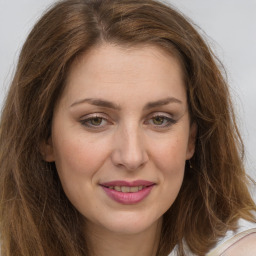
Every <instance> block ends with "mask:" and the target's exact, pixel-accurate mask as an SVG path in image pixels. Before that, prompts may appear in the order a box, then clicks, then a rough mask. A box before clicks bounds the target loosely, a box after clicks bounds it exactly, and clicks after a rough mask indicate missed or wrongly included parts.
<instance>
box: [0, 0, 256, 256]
mask: <svg viewBox="0 0 256 256" xmlns="http://www.w3.org/2000/svg"><path fill="white" fill-rule="evenodd" d="M0 145H1V146H0V148H1V151H0V152H1V153H0V159H1V167H0V168H1V169H0V175H1V176H0V177H1V178H0V184H1V185H0V190H1V206H0V224H1V227H0V233H1V249H2V252H1V253H2V254H1V255H2V256H5V255H11V256H14V255H24V256H28V255H40V256H41V255H42V256H43V255H47V256H48V255H54V256H57V255H62V256H63V255H72V256H73V255H89V256H91V255H97V256H100V255H104V256H108V255H140V256H146V255H159V256H164V255H169V254H170V255H175V254H177V255H221V254H223V253H224V254H223V255H252V254H253V253H256V247H255V237H256V235H255V227H256V225H255V215H254V212H255V209H256V207H255V203H254V202H253V200H252V199H251V197H250V194H249V192H248V189H247V185H248V181H247V177H246V174H245V171H244V167H243V164H242V155H243V145H242V142H241V138H240V135H239V132H238V130H237V126H236V122H235V117H234V113H233V110H232V105H231V102H230V96H229V92H228V86H227V84H226V83H225V80H224V79H223V76H222V74H221V72H220V70H219V68H218V66H217V64H216V60H215V58H214V56H213V54H212V53H211V51H210V49H209V48H208V46H207V45H206V44H205V42H204V41H203V40H202V38H201V37H200V35H199V34H198V33H197V32H196V31H195V29H194V28H193V27H192V26H191V24H190V23H188V22H187V21H186V19H185V18H184V17H183V16H182V15H181V14H179V13H177V12H176V11H175V10H173V9H171V8H169V7H167V6H165V5H163V4H161V3H158V2H155V1H151V0H142V1H136V0H122V1H120V0H104V1H103V0H94V1H84V0H66V1H62V2H58V3H56V5H55V6H53V7H52V8H51V9H50V10H49V11H48V12H47V13H46V14H45V15H44V16H43V17H42V18H41V20H40V21H39V22H38V23H37V24H36V25H35V27H34V29H33V30H32V32H31V33H30V35H29V36H28V39H27V41H26V42H25V44H24V47H23V49H22V52H21V55H20V58H19V63H18V67H17V71H16V74H15V76H14V79H13V82H12V85H11V88H10V91H9V94H8V97H7V99H6V103H5V106H4V109H3V113H2V117H1V133H0ZM246 235H247V236H246ZM230 237H232V238H231V240H230V239H229V238H230ZM238 238H239V239H238ZM249 246H250V247H249ZM235 253H238V254H235ZM239 253H240V254H239Z"/></svg>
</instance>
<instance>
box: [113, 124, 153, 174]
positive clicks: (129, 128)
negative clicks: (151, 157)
mask: <svg viewBox="0 0 256 256" xmlns="http://www.w3.org/2000/svg"><path fill="white" fill-rule="evenodd" d="M115 140H116V143H115V147H114V152H113V155H114V162H115V164H116V165H122V166H124V167H126V169H128V170H134V169H137V168H139V167H140V166H142V165H143V164H144V163H145V162H146V161H147V160H148V156H147V152H146V148H145V146H144V141H143V133H142V131H141V128H140V126H139V125H137V124H136V122H129V123H128V124H126V125H125V124H124V125H122V126H120V128H119V131H118V133H117V137H116V138H115Z"/></svg>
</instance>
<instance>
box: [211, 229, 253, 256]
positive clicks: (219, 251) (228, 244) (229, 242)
mask: <svg viewBox="0 0 256 256" xmlns="http://www.w3.org/2000/svg"><path fill="white" fill-rule="evenodd" d="M253 233H256V228H252V229H248V230H245V231H243V232H241V233H238V234H236V235H235V236H233V237H232V238H230V239H229V240H227V241H226V242H224V243H223V244H221V245H219V246H218V247H216V248H215V249H213V250H212V251H210V252H209V253H208V254H206V256H221V255H222V254H223V253H224V252H225V251H226V250H227V249H228V248H229V247H231V246H232V245H233V244H235V243H236V242H238V241H239V240H241V239H242V238H244V237H246V236H248V235H250V234H253Z"/></svg>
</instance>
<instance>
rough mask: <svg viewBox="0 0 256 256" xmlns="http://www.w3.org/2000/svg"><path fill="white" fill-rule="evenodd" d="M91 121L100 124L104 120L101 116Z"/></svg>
mask: <svg viewBox="0 0 256 256" xmlns="http://www.w3.org/2000/svg"><path fill="white" fill-rule="evenodd" d="M91 122H92V124H93V125H100V124H101V122H102V118H100V117H95V118H93V119H92V121H91Z"/></svg>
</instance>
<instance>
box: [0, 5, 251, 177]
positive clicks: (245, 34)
mask: <svg viewBox="0 0 256 256" xmlns="http://www.w3.org/2000/svg"><path fill="white" fill-rule="evenodd" d="M54 2H55V1H54V0H40V1H35V0H13V1H7V0H0V107H2V104H3V100H4V97H5V95H6V91H7V90H8V86H9V83H10V81H11V78H12V76H13V73H14V70H15V66H16V62H17V58H18V55H19V51H20V48H21V46H22V44H23V42H24V41H25V38H26V36H27V34H28V32H29V31H30V29H31V28H32V26H33V25H34V23H35V22H36V20H37V19H38V18H39V17H40V16H41V14H42V12H43V11H44V10H45V9H46V8H47V7H48V6H49V5H50V4H52V3H54ZM165 2H167V3H171V4H172V5H173V6H175V7H177V8H178V9H179V10H180V11H181V12H183V13H184V14H185V15H186V16H188V17H189V18H191V19H192V20H193V21H194V23H195V24H197V25H198V26H199V27H200V28H201V29H200V30H201V33H202V34H203V35H204V37H206V38H207V40H208V43H209V44H210V45H211V47H212V49H213V50H214V52H215V54H216V55H217V56H218V57H219V59H220V60H221V61H222V63H224V65H225V67H226V71H227V74H228V81H229V84H230V88H231V94H232V97H233V101H234V103H235V109H236V112H237V114H238V123H239V126H240V129H241V132H242V137H243V139H244V142H245V149H246V152H245V153H246V158H245V164H246V170H247V172H248V174H250V175H251V176H252V177H253V178H254V179H255V180H256V135H255V133H256V0H214V1H205V0H169V1H168V0H166V1H165Z"/></svg>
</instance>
